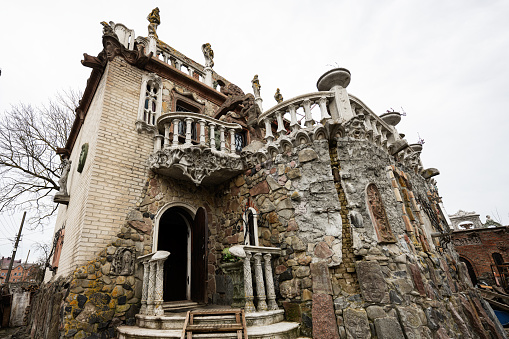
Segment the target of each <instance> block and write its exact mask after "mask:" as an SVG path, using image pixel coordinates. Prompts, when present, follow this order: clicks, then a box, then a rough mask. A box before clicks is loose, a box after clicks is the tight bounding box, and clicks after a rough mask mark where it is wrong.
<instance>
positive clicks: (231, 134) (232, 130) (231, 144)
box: [228, 128, 235, 153]
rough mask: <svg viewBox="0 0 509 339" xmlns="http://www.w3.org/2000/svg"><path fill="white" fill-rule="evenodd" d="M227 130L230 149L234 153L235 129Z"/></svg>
mask: <svg viewBox="0 0 509 339" xmlns="http://www.w3.org/2000/svg"><path fill="white" fill-rule="evenodd" d="M228 131H229V132H230V151H231V152H232V153H235V130H234V129H233V128H230V129H229V130H228Z"/></svg>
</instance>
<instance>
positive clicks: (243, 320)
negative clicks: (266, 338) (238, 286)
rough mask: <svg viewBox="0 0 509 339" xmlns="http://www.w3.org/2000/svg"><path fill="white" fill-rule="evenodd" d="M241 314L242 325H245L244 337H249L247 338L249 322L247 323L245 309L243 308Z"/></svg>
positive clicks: (245, 338)
mask: <svg viewBox="0 0 509 339" xmlns="http://www.w3.org/2000/svg"><path fill="white" fill-rule="evenodd" d="M241 312H242V313H241V315H242V327H244V339H248V338H247V324H246V313H245V312H244V309H242V310H241Z"/></svg>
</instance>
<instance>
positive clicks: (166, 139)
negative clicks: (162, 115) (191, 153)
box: [164, 123, 170, 148]
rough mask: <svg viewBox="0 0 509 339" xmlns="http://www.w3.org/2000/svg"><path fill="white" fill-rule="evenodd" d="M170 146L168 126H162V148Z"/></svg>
mask: <svg viewBox="0 0 509 339" xmlns="http://www.w3.org/2000/svg"><path fill="white" fill-rule="evenodd" d="M169 145H170V124H169V123H168V124H164V148H166V147H168V146H169Z"/></svg>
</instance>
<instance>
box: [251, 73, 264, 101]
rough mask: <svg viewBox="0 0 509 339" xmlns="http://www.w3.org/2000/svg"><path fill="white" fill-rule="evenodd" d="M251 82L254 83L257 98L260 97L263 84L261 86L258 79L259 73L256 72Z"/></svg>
mask: <svg viewBox="0 0 509 339" xmlns="http://www.w3.org/2000/svg"><path fill="white" fill-rule="evenodd" d="M251 84H252V85H253V92H254V96H255V98H259V97H260V89H261V88H262V86H260V80H258V74H256V75H255V76H254V78H253V80H251Z"/></svg>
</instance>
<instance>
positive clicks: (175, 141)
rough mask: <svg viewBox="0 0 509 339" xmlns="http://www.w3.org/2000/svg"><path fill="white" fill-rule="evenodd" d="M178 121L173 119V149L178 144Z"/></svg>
mask: <svg viewBox="0 0 509 339" xmlns="http://www.w3.org/2000/svg"><path fill="white" fill-rule="evenodd" d="M179 124H180V120H179V119H173V145H172V146H173V147H175V146H178V144H179Z"/></svg>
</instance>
